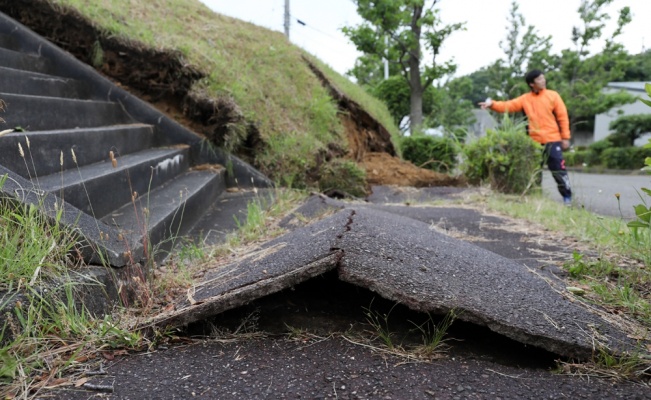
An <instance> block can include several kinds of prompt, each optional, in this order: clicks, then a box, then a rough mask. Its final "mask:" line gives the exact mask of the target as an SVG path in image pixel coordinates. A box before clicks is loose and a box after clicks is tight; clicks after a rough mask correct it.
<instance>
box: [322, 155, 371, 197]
mask: <svg viewBox="0 0 651 400" xmlns="http://www.w3.org/2000/svg"><path fill="white" fill-rule="evenodd" d="M320 173H321V176H320V179H319V188H320V190H321V191H322V192H328V191H330V190H338V191H342V192H344V193H348V194H350V195H352V196H356V197H364V196H365V195H366V172H365V171H364V170H363V169H362V168H360V166H359V165H357V163H355V162H353V161H350V160H344V159H334V160H332V161H330V162H328V163H327V164H326V165H325V166H323V167H322V168H321V171H320Z"/></svg>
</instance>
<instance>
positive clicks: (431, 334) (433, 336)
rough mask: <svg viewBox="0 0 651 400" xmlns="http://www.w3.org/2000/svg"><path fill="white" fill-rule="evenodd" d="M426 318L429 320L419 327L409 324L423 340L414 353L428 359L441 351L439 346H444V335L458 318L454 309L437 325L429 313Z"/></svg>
mask: <svg viewBox="0 0 651 400" xmlns="http://www.w3.org/2000/svg"><path fill="white" fill-rule="evenodd" d="M427 316H428V317H429V318H428V319H427V320H426V321H425V322H423V323H422V324H420V325H419V324H416V323H415V322H412V321H410V322H411V323H412V324H413V325H414V326H415V327H416V330H417V331H418V332H420V334H421V337H422V339H423V344H422V346H419V347H417V348H416V353H419V354H422V355H423V356H426V357H430V356H432V355H434V354H435V353H436V352H438V351H440V350H441V346H442V345H443V344H444V338H445V335H446V334H447V331H448V329H450V327H451V326H452V324H453V323H454V321H455V319H456V318H457V317H458V314H457V312H456V311H455V310H454V309H453V310H450V312H448V313H447V314H445V316H444V317H443V319H442V320H441V321H439V322H438V323H436V322H434V319H433V318H432V316H431V315H430V314H429V313H428V314H427Z"/></svg>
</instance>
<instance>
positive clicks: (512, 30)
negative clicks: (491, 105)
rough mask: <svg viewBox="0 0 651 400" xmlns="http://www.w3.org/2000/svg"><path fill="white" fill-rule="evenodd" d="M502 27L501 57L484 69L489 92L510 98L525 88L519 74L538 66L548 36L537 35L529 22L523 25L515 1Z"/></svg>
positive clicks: (546, 46)
mask: <svg viewBox="0 0 651 400" xmlns="http://www.w3.org/2000/svg"><path fill="white" fill-rule="evenodd" d="M506 29H507V35H506V38H505V39H504V40H503V41H501V42H500V47H501V48H502V51H504V55H505V57H504V59H500V60H497V61H496V62H495V63H494V64H492V65H491V66H490V67H489V68H488V69H487V71H488V73H489V75H490V82H492V85H491V86H492V89H493V92H492V94H491V95H492V96H498V97H500V98H504V99H512V98H515V97H517V96H519V95H520V94H521V93H524V92H528V91H529V87H528V86H527V84H526V82H525V81H524V79H523V77H524V75H525V74H526V73H527V71H528V70H529V69H533V68H534V67H536V68H538V69H540V68H542V67H541V66H540V65H539V61H538V59H539V58H541V55H545V54H548V53H549V51H550V50H551V36H547V37H541V36H540V35H539V34H538V33H537V32H536V29H535V27H534V26H533V25H528V26H527V25H526V23H525V19H524V16H523V15H522V14H521V13H520V12H519V5H518V3H517V2H516V1H513V2H512V3H511V10H510V14H509V18H508V19H507V24H506ZM543 58H544V56H543Z"/></svg>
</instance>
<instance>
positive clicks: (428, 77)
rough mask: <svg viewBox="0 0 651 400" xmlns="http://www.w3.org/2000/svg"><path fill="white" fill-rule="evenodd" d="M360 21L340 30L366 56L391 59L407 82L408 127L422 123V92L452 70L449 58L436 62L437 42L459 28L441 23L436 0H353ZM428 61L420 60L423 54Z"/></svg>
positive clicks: (438, 46)
mask: <svg viewBox="0 0 651 400" xmlns="http://www.w3.org/2000/svg"><path fill="white" fill-rule="evenodd" d="M353 1H354V2H355V4H356V5H357V13H358V14H359V15H360V16H361V17H362V18H363V19H364V22H363V23H362V24H361V25H359V26H356V27H345V28H343V32H344V34H345V35H346V36H348V38H349V39H350V40H351V41H352V42H353V43H354V44H355V46H356V47H357V49H358V50H359V51H361V52H362V53H364V54H365V55H367V56H373V55H374V56H376V57H379V58H382V57H386V58H387V59H388V60H389V61H390V62H391V63H395V64H396V65H397V66H398V68H399V70H400V74H401V75H402V76H403V78H404V79H405V81H406V82H407V83H408V86H409V104H410V107H409V109H410V113H409V114H410V117H409V119H410V122H409V126H410V130H411V131H412V132H416V131H418V130H420V129H421V127H422V125H423V95H424V93H425V91H426V89H427V88H428V87H429V86H431V85H432V83H433V82H434V81H435V80H436V79H439V78H441V77H443V76H445V75H446V74H450V73H452V72H454V70H455V69H456V65H455V64H454V63H452V62H446V63H443V64H438V62H437V60H436V57H437V56H438V54H439V50H440V48H441V45H442V44H443V42H444V41H445V39H446V38H447V37H448V36H450V34H452V33H453V32H455V31H457V30H460V29H463V24H461V23H456V24H450V25H443V26H441V20H440V18H439V15H438V10H437V9H436V8H435V6H436V4H437V3H438V1H439V0H353ZM425 55H427V56H428V57H431V58H430V60H431V61H430V62H429V63H427V62H425V61H424V56H425Z"/></svg>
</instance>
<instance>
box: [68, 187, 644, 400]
mask: <svg viewBox="0 0 651 400" xmlns="http://www.w3.org/2000/svg"><path fill="white" fill-rule="evenodd" d="M460 191H461V189H457V188H430V189H422V190H414V189H402V188H386V187H376V188H374V193H373V195H372V196H370V197H369V201H370V202H368V203H359V202H355V203H343V202H340V201H337V200H333V199H328V198H324V197H321V196H313V197H312V198H311V199H310V200H309V201H308V202H307V203H306V204H305V205H304V206H303V207H301V208H299V210H297V212H296V213H295V214H294V215H293V216H290V217H288V218H287V219H286V220H285V221H283V225H284V226H286V227H290V229H292V230H291V232H290V233H288V234H286V235H284V236H282V237H279V238H277V239H275V240H273V241H271V242H268V243H265V244H264V245H262V246H260V248H259V249H257V250H256V251H254V252H251V253H250V254H248V255H247V257H245V258H244V259H241V260H237V261H236V262H233V263H231V264H229V265H226V266H216V267H215V268H214V269H213V270H212V271H209V272H208V273H207V274H206V275H205V276H204V278H203V280H202V282H198V284H197V285H196V288H195V290H194V291H193V292H192V293H189V295H188V296H184V297H183V298H180V299H179V300H178V303H177V304H176V309H175V310H174V311H171V312H169V313H167V314H161V315H159V316H158V317H157V318H156V319H154V320H151V321H148V322H147V324H156V325H159V326H168V327H169V326H172V327H174V326H189V327H191V326H193V324H194V325H196V324H198V323H203V322H205V321H209V322H208V325H209V326H210V327H211V328H210V329H212V330H214V329H215V327H219V326H221V323H220V322H219V316H223V315H227V314H228V313H233V312H238V311H239V310H246V311H241V315H246V314H247V313H249V312H252V314H251V315H253V314H255V313H257V314H256V315H258V316H257V317H256V321H258V323H260V325H261V326H260V327H258V328H260V329H263V330H267V329H269V331H274V329H272V328H270V325H274V326H276V328H275V331H276V332H281V333H282V335H283V336H280V337H279V336H276V337H273V336H271V337H267V338H265V339H259V340H245V341H235V342H220V341H219V340H217V341H214V340H206V341H200V342H194V343H192V344H190V345H186V346H182V347H172V348H167V347H162V348H159V349H157V351H154V352H150V353H146V354H142V355H135V356H130V357H118V358H116V359H115V361H114V362H111V363H108V365H107V366H106V370H107V371H108V372H109V376H107V377H101V378H96V379H94V380H93V382H95V383H98V384H102V385H108V386H110V387H111V388H112V390H113V392H112V394H110V395H109V394H102V395H99V394H96V393H93V392H88V391H80V390H77V389H75V390H66V391H62V392H57V393H56V395H57V396H58V397H59V398H88V397H91V396H94V395H97V396H108V397H110V398H134V399H139V398H190V397H192V398H254V399H258V398H351V399H353V398H382V399H420V398H423V399H430V398H439V399H457V398H459V399H462V398H479V399H484V398H486V399H489V398H490V399H493V398H503V399H511V398H513V399H516V398H531V399H538V398H562V397H574V398H651V392H649V389H648V388H647V387H645V386H641V385H638V384H630V383H616V384H614V383H613V382H610V381H607V380H602V379H596V378H591V379H590V380H589V381H585V380H584V379H582V378H581V377H571V376H562V375H556V374H554V373H552V372H551V369H552V368H554V360H555V359H557V358H559V357H560V358H562V359H565V360H571V359H573V358H574V357H579V358H582V359H585V358H589V357H590V356H591V355H592V352H593V350H594V347H593V346H594V345H595V343H602V344H604V345H607V346H609V347H610V348H613V349H620V350H621V349H626V348H629V346H631V345H632V342H631V341H630V339H628V338H627V337H626V335H625V334H624V333H623V332H620V331H618V330H617V328H615V327H614V326H612V325H611V324H610V323H609V322H607V321H605V320H604V319H603V318H601V317H600V316H599V315H598V314H596V313H594V312H592V310H591V309H590V308H589V307H586V306H585V305H584V304H583V303H582V302H580V301H576V299H574V298H573V296H572V295H569V293H568V292H567V291H566V290H565V285H566V283H565V281H564V280H563V273H562V270H561V269H559V268H558V266H559V265H560V264H561V263H562V261H563V260H567V259H569V257H571V251H572V243H568V242H565V241H563V239H562V238H555V237H553V235H552V236H551V237H549V236H545V235H544V234H541V233H536V232H533V231H530V229H529V227H527V226H524V227H522V226H518V224H517V222H516V221H511V220H508V219H505V218H501V217H496V216H492V215H485V214H483V213H482V212H480V211H478V210H473V209H464V208H458V207H453V206H450V207H418V206H413V205H406V204H405V203H409V204H413V203H412V202H414V201H415V199H418V200H421V201H422V200H432V199H439V200H441V199H446V198H454V196H456V195H458V194H459V192H460ZM405 198H407V199H408V201H406V202H405ZM324 213H325V215H326V216H325V217H324V218H323V219H321V220H320V221H318V222H316V223H308V221H309V217H313V216H318V215H323V214H324ZM305 217H307V218H305ZM324 277H329V278H327V279H326V278H324ZM309 285H312V286H309ZM304 287H305V288H307V289H301V288H304ZM297 292H303V293H304V294H303V297H298V298H297V297H296V293H297ZM305 293H307V294H305ZM351 293H352V295H351ZM310 294H311V295H313V298H312V299H311V300H309V301H307V300H305V298H306V297H309V295H310ZM376 297H379V298H380V299H388V302H389V303H393V304H395V303H399V304H400V308H399V309H398V311H396V314H398V315H403V314H404V315H406V314H407V313H410V312H415V311H418V312H420V314H421V315H424V314H425V313H430V314H433V315H437V314H438V315H441V314H444V313H446V312H448V311H450V310H453V309H454V310H456V312H457V313H458V318H459V324H460V325H457V326H458V328H457V329H458V330H457V331H456V332H455V333H452V334H451V335H453V336H454V338H455V339H456V340H455V341H459V343H463V344H462V345H458V344H454V345H451V348H450V350H449V351H448V356H445V357H443V359H442V360H438V361H436V360H435V361H433V362H431V363H416V364H413V363H412V362H405V360H401V359H400V358H394V357H393V356H387V355H383V354H382V353H378V352H377V351H373V350H370V349H368V348H366V347H364V346H363V345H359V344H351V343H350V342H348V341H347V340H344V338H343V337H338V336H337V337H331V336H329V335H330V334H331V333H332V330H330V333H328V329H327V328H326V329H325V331H324V332H321V334H322V335H324V336H323V337H320V338H316V339H315V338H314V337H309V336H301V334H298V335H296V334H295V333H293V334H292V335H290V336H291V338H290V339H287V338H288V336H287V331H288V327H289V326H299V327H302V329H303V328H304V329H306V330H308V331H311V329H314V327H315V326H317V325H319V323H318V322H317V321H319V320H320V321H321V324H323V325H332V326H330V329H334V331H338V332H342V331H346V330H347V328H346V326H348V325H349V326H350V327H351V328H352V327H353V326H354V325H358V324H360V322H359V321H360V320H362V321H363V320H364V318H363V317H360V316H359V315H358V316H357V317H351V318H352V319H346V318H344V317H342V316H341V315H336V313H335V310H337V309H339V310H340V311H341V310H343V311H341V313H343V314H346V313H353V312H354V311H359V310H360V309H361V308H362V307H364V306H366V307H368V304H369V303H368V301H369V300H368V299H369V298H371V299H373V298H376ZM359 299H363V300H361V301H360V300H359ZM358 301H360V302H358ZM318 303H321V304H320V305H317V304H318ZM308 309H310V312H309V313H308V312H307V310H308ZM301 313H305V314H306V315H305V316H304V317H303V319H304V321H303V324H300V323H298V322H296V318H297V316H298V315H300V314H301ZM347 317H350V315H347ZM406 318H407V317H406ZM408 318H411V317H408ZM263 319H266V320H268V321H267V323H266V324H262V322H261V321H262V320H263ZM269 321H271V322H269ZM335 321H339V322H338V323H335ZM361 324H362V325H363V322H362V323H361ZM335 325H336V326H335ZM204 329H205V328H204ZM238 329H240V328H238ZM464 335H466V336H464ZM459 346H461V347H459ZM464 346H466V347H464ZM532 351H534V352H532ZM536 351H537V352H538V353H536ZM541 351H542V353H540V352H541ZM518 355H520V356H521V358H520V359H517V358H515V357H517V356H518Z"/></svg>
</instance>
